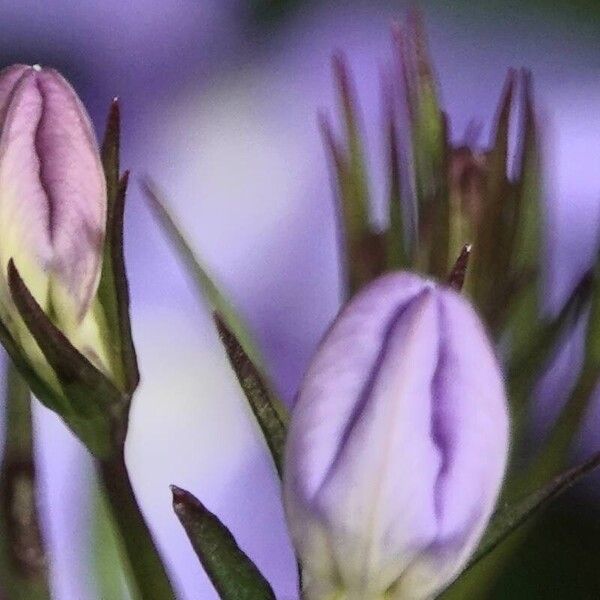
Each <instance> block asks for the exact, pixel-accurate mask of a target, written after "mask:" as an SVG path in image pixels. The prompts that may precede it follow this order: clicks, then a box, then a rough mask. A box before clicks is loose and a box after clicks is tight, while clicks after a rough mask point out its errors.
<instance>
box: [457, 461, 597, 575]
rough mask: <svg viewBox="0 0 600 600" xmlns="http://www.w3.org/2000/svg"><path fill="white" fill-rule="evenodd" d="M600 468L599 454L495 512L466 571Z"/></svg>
mask: <svg viewBox="0 0 600 600" xmlns="http://www.w3.org/2000/svg"><path fill="white" fill-rule="evenodd" d="M599 466H600V452H597V453H596V454H594V455H593V456H592V457H591V458H589V459H588V460H586V461H585V462H583V463H582V464H580V465H578V466H576V467H573V468H572V469H569V470H567V471H565V472H564V473H561V474H560V475H557V476H556V477H554V479H552V480H551V481H550V482H549V483H547V484H546V485H545V486H543V487H541V488H540V489H538V490H536V491H535V492H533V493H531V494H529V495H528V496H526V497H525V498H522V499H521V500H519V501H517V502H515V503H513V504H511V505H510V506H508V507H506V508H501V509H499V510H498V511H496V514H495V515H494V516H493V517H492V520H491V523H490V525H489V527H488V529H487V531H486V533H485V535H484V537H483V540H482V542H481V544H480V545H479V548H478V550H477V552H475V554H474V555H473V557H472V558H471V560H470V561H469V564H468V565H467V567H466V569H465V571H466V570H467V569H469V568H470V567H472V566H473V565H475V564H476V563H477V562H479V561H480V560H481V559H482V558H483V557H484V556H486V555H487V554H489V553H490V552H491V551H492V550H494V548H496V546H498V545H499V544H500V543H501V542H502V541H504V539H506V538H507V537H508V536H509V535H510V534H511V533H512V532H513V531H514V530H515V529H517V528H518V527H520V526H521V525H522V524H523V523H525V521H527V520H528V519H529V518H531V517H533V516H534V515H535V514H537V512H538V511H540V510H541V509H543V508H545V507H546V506H547V505H548V504H549V503H550V502H551V501H552V500H554V499H556V498H557V497H558V496H560V494H562V493H563V492H565V491H567V490H568V489H569V488H570V487H572V486H573V485H575V484H576V483H577V482H579V481H580V480H581V479H582V478H583V477H585V476H586V475H588V474H589V473H591V472H592V471H594V470H595V469H597V468H598V467H599Z"/></svg>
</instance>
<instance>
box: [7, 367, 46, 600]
mask: <svg viewBox="0 0 600 600" xmlns="http://www.w3.org/2000/svg"><path fill="white" fill-rule="evenodd" d="M5 403H6V420H5V431H6V447H5V452H4V458H3V461H2V466H1V468H0V530H1V531H2V533H1V535H0V583H1V587H2V590H1V591H0V598H2V599H4V598H6V600H49V598H50V587H49V584H48V572H47V565H46V549H45V544H44V540H43V536H42V532H41V528H40V524H39V517H38V510H37V486H36V470H35V463H34V443H33V430H32V420H31V394H30V391H29V388H28V387H27V384H26V383H25V381H24V380H23V379H22V378H21V376H20V375H19V374H18V373H17V371H16V369H15V367H14V366H13V365H12V363H9V364H8V365H7V369H6V393H5Z"/></svg>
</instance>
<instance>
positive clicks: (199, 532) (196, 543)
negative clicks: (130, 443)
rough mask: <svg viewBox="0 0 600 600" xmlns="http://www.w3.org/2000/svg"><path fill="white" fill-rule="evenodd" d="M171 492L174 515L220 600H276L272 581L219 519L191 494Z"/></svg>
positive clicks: (179, 490) (172, 487)
mask: <svg viewBox="0 0 600 600" xmlns="http://www.w3.org/2000/svg"><path fill="white" fill-rule="evenodd" d="M171 490H172V492H173V508H174V510H175V513H176V514H177V516H178V517H179V520H180V521H181V524H182V525H183V527H184V529H185V531H186V533H187V535H188V537H189V539H190V542H191V543H192V546H193V547H194V550H195V551H196V554H197V555H198V558H199V559H200V562H201V563H202V566H203V567H204V569H205V571H206V573H207V574H208V576H209V577H210V580H211V581H212V583H213V585H214V586H215V589H216V590H217V592H218V594H219V597H220V598H221V600H275V594H274V593H273V590H272V589H271V586H270V585H269V582H268V581H267V580H266V579H265V578H264V576H263V575H262V574H261V573H260V571H259V570H258V569H257V567H256V565H255V564H254V563H253V562H252V561H251V560H250V558H248V556H247V555H246V554H245V553H244V551H243V550H242V549H241V548H240V547H239V546H238V544H237V542H236V541H235V538H234V537H233V535H232V534H231V532H230V531H229V530H228V529H227V527H225V525H223V523H221V521H220V520H219V518H218V517H217V516H216V515H214V514H213V513H211V512H210V511H209V510H208V509H207V508H206V507H205V506H204V505H203V504H202V503H201V502H200V501H199V500H198V499H197V498H195V497H194V496H193V495H192V494H190V493H189V492H186V491H185V490H182V489H181V488H178V487H176V486H171Z"/></svg>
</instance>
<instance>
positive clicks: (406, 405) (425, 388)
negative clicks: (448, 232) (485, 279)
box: [284, 273, 508, 600]
mask: <svg viewBox="0 0 600 600" xmlns="http://www.w3.org/2000/svg"><path fill="white" fill-rule="evenodd" d="M507 454H508V411H507V402H506V396H505V391H504V386H503V382H502V376H501V373H500V368H499V365H498V362H497V360H496V357H495V354H494V350H493V349H492V347H491V345H490V342H489V340H488V337H487V335H486V332H485V330H484V327H483V326H482V324H481V322H480V320H479V318H478V316H477V315H476V313H475V311H474V310H473V308H472V307H471V306H470V304H469V302H468V301H467V300H465V299H464V298H463V297H462V296H460V295H459V294H457V293H456V292H454V291H452V290H450V289H448V288H446V287H441V286H439V285H437V284H434V283H433V282H430V281H427V280H425V279H423V278H421V277H419V276H417V275H413V274H408V273H396V274H391V275H386V276H384V277H381V278H380V279H378V280H376V281H375V282H373V283H372V284H371V285H369V286H368V287H366V288H365V289H364V290H363V291H361V292H360V293H359V294H358V295H357V296H356V297H355V298H354V299H353V300H352V301H351V302H350V303H349V304H348V306H347V307H346V308H344V310H343V311H342V312H341V314H340V315H339V317H338V318H337V319H336V321H335V322H334V324H333V326H332V327H331V329H330V330H329V332H328V334H327V335H326V337H325V339H324V341H323V342H322V344H321V346H320V348H319V350H318V351H317V354H316V356H315V357H314V359H313V361H312V363H311V365H310V367H309V369H308V372H307V373H306V376H305V378H304V381H303V383H302V386H301V388H300V392H299V396H298V399H297V403H296V405H295V407H294V410H293V413H292V419H291V424H290V430H289V437H288V442H287V450H286V463H285V471H284V498H285V505H286V512H287V517H288V522H289V525H290V530H291V534H292V538H293V541H294V544H295V547H296V550H297V553H298V556H299V558H300V561H301V563H302V568H303V574H304V583H305V596H306V598H307V600H327V599H333V598H336V599H339V600H381V599H383V598H385V599H386V600H387V599H389V600H404V599H411V600H419V599H425V598H430V597H432V596H434V595H435V594H436V593H438V592H439V591H441V590H442V589H443V588H444V587H445V586H446V585H447V584H449V583H450V582H451V581H452V580H453V579H454V578H455V577H456V576H457V575H458V573H459V572H460V570H461V568H462V567H464V565H465V563H466V561H467V560H468V558H469V556H470V555H471V554H472V552H473V551H474V549H475V547H476V545H477V543H478V541H479V540H480V538H481V535H482V533H483V531H484V529H485V527H486V525H487V522H488V520H489V518H490V515H491V513H492V511H493V508H494V505H495V502H496V500H497V496H498V493H499V489H500V486H501V482H502V478H503V475H504V470H505V465H506V459H507Z"/></svg>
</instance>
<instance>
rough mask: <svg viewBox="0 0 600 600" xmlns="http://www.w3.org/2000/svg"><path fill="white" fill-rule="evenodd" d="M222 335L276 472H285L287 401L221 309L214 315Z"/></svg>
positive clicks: (220, 335) (232, 365)
mask: <svg viewBox="0 0 600 600" xmlns="http://www.w3.org/2000/svg"><path fill="white" fill-rule="evenodd" d="M214 318H215V323H216V326H217V330H218V332H219V337H220V338H221V341H222V342H223V346H224V347H225V351H226V352H227V356H228V357H229V362H230V364H231V367H232V369H233V370H234V371H235V374H236V376H237V378H238V381H239V383H240V386H241V388H242V390H243V391H244V394H245V396H246V398H247V400H248V403H249V405H250V408H251V409H252V412H253V413H254V416H255V417H256V420H257V422H258V425H259V426H260V428H261V431H262V433H263V436H264V438H265V441H266V443H267V446H268V448H269V451H270V452H271V456H272V457H273V462H274V463H275V467H276V469H277V473H278V474H279V476H280V477H281V475H282V473H283V455H284V448H285V438H286V433H287V423H288V415H287V411H286V409H285V407H284V405H283V404H282V403H281V401H280V400H279V399H277V398H276V397H275V395H274V394H273V392H272V391H271V390H270V389H269V387H268V386H267V384H266V383H265V379H264V376H263V375H262V373H261V372H260V370H259V368H258V367H257V366H256V365H255V364H254V363H253V362H252V360H251V359H250V357H249V356H248V354H246V352H245V351H244V348H243V347H242V345H241V344H240V342H239V341H238V339H237V338H236V337H235V335H234V333H233V332H232V331H231V330H230V329H229V328H228V327H227V325H226V323H225V321H224V320H223V319H222V318H221V316H220V315H219V314H218V313H215V315H214Z"/></svg>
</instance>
